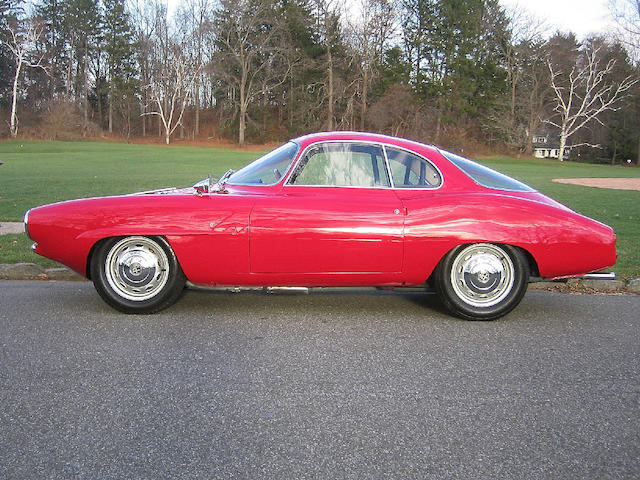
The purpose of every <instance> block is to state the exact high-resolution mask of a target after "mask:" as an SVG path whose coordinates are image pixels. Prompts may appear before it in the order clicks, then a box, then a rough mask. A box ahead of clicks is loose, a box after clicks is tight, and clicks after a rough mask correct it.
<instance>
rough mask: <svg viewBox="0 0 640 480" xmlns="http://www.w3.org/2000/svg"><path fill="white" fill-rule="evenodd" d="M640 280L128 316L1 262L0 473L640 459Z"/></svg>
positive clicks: (549, 469)
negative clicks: (509, 301) (500, 314)
mask: <svg viewBox="0 0 640 480" xmlns="http://www.w3.org/2000/svg"><path fill="white" fill-rule="evenodd" d="M639 312H640V296H600V295H597V296H589V295H583V296H579V295H575V296H574V295H563V294H556V293H548V292H529V293H528V294H527V296H526V297H525V299H524V301H523V303H522V304H521V306H520V307H519V308H518V309H517V310H516V311H515V312H513V313H511V314H510V315H509V316H507V317H506V318H505V319H502V320H498V321H495V322H465V321H462V320H457V319H454V318H451V317H449V316H447V315H446V314H445V313H443V312H442V310H441V308H440V307H439V306H438V302H437V300H436V298H435V297H434V296H433V295H411V294H397V293H385V292H380V293H375V294H372V293H365V294H352V293H347V294H345V293H317V294H311V295H267V294H258V293H240V294H231V293H214V292H194V291H190V292H187V293H186V295H185V297H183V298H182V300H181V301H180V302H179V303H178V304H177V305H175V306H174V307H172V308H171V309H170V310H168V311H166V312H163V313H160V314H157V315H153V316H127V315H122V314H119V313H117V312H115V311H113V310H111V309H109V308H108V307H107V306H106V305H105V304H103V303H102V301H101V300H100V299H99V297H98V295H97V294H96V293H95V292H94V290H93V288H92V286H91V284H89V283H64V282H60V283H54V282H51V283H47V282H12V281H0V345H1V350H0V355H1V357H0V379H1V382H2V383H1V389H0V478H7V479H27V478H29V479H38V478H52V479H58V478H82V479H101V478H123V479H125V478H126V479H159V478H171V479H179V478H189V479H192V478H203V479H218V478H220V479H231V478H233V479H262V478H268V479H310V478H318V479H324V478H326V479H369V478H401V479H406V478H416V479H428V478H433V479H449V478H451V479H458V478H460V479H463V478H464V479H466V478H469V479H476V478H487V479H509V478H513V479H538V478H544V479H573V478H575V479H609V478H612V479H613V478H616V479H620V478H628V479H637V478H639V477H640V381H639V379H640V313H639Z"/></svg>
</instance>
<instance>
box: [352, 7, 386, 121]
mask: <svg viewBox="0 0 640 480" xmlns="http://www.w3.org/2000/svg"><path fill="white" fill-rule="evenodd" d="M360 11H361V18H360V20H359V21H358V22H357V23H356V24H355V25H351V30H352V32H353V37H354V47H355V50H356V54H357V55H358V56H359V60H360V61H359V64H358V67H359V72H358V73H359V77H360V82H359V83H360V92H359V93H360V102H361V104H360V130H364V126H365V125H364V122H365V118H366V115H367V107H368V103H369V98H368V97H369V87H370V85H371V83H372V82H373V81H375V79H376V77H377V76H378V67H379V65H380V62H381V61H382V58H383V55H384V48H385V45H386V44H387V43H388V41H389V40H390V39H391V37H392V36H393V34H394V33H395V30H396V22H395V12H394V8H393V2H392V1H391V0H360Z"/></svg>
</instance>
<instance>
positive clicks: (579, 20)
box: [500, 0, 613, 40]
mask: <svg viewBox="0 0 640 480" xmlns="http://www.w3.org/2000/svg"><path fill="white" fill-rule="evenodd" d="M500 3H501V4H502V6H504V7H513V6H517V7H518V8H520V7H521V8H523V9H525V10H528V11H529V12H531V13H532V14H533V15H534V16H535V17H536V18H539V19H541V20H544V21H545V22H546V24H547V25H548V26H549V28H550V30H551V32H550V33H554V32H555V31H556V30H561V31H567V32H568V31H572V32H573V33H575V34H576V36H577V37H578V40H582V39H583V38H584V37H586V36H588V35H589V34H591V33H600V34H606V33H608V32H609V31H610V30H611V29H612V23H613V20H612V18H611V13H610V12H609V8H608V6H607V4H608V1H607V0H500Z"/></svg>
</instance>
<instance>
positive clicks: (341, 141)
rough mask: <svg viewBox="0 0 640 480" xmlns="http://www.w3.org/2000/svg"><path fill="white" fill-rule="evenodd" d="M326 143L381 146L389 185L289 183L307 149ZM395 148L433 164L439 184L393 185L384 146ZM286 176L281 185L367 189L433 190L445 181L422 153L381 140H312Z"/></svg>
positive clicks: (441, 185) (437, 188) (439, 187)
mask: <svg viewBox="0 0 640 480" xmlns="http://www.w3.org/2000/svg"><path fill="white" fill-rule="evenodd" d="M326 143H359V144H363V145H375V146H378V147H380V148H381V150H382V152H383V156H384V161H385V166H386V168H387V174H388V175H389V185H388V186H374V187H361V186H356V185H293V184H291V183H289V178H290V177H291V175H293V172H295V170H296V168H297V167H298V164H299V163H300V162H301V161H302V158H303V157H304V156H305V154H306V153H307V151H308V150H309V149H310V148H311V147H316V146H318V145H321V144H326ZM412 143H415V144H416V145H419V146H423V147H424V146H425V145H423V144H421V143H417V142H412ZM387 147H389V148H395V149H397V150H403V151H405V152H408V153H411V154H413V155H416V156H417V157H419V158H421V159H423V160H424V161H426V162H428V163H429V164H430V165H432V166H433V168H435V169H436V170H437V171H438V173H439V174H440V185H438V186H437V187H413V188H404V187H399V188H396V187H395V186H394V182H393V177H392V175H391V167H390V165H389V159H388V158H387V152H386V148H387ZM285 177H286V178H285V179H284V182H283V184H282V186H283V187H307V188H309V187H332V188H368V189H374V188H375V189H379V190H384V189H387V190H401V191H405V190H408V191H421V192H424V191H434V190H439V189H441V188H442V187H443V186H444V183H445V179H444V175H442V172H441V171H440V169H439V168H438V166H437V165H436V164H435V163H433V162H432V161H431V160H429V159H428V158H426V157H425V156H424V155H421V154H419V153H418V152H415V151H413V150H409V149H408V148H405V147H399V146H397V145H392V144H387V143H383V142H379V141H374V140H324V139H323V140H319V141H317V142H312V143H310V144H309V145H307V146H306V147H305V148H304V150H302V151H300V152H299V155H298V158H297V159H296V160H295V161H294V162H293V165H292V167H291V168H290V169H289V172H288V174H287V175H286V176H285Z"/></svg>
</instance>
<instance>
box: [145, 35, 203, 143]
mask: <svg viewBox="0 0 640 480" xmlns="http://www.w3.org/2000/svg"><path fill="white" fill-rule="evenodd" d="M166 63H167V65H168V67H169V68H168V69H167V70H166V71H165V72H164V74H163V75H160V76H156V77H155V78H154V79H153V80H152V82H151V83H150V84H149V85H148V86H147V88H148V89H149V98H150V100H151V102H152V104H153V110H149V111H147V112H146V113H143V115H157V116H158V118H159V119H160V121H161V122H162V126H163V128H164V138H165V143H166V144H167V145H169V142H170V140H171V135H172V134H173V132H175V130H176V128H178V126H179V125H182V117H183V116H184V110H185V108H186V106H187V103H188V102H189V98H190V96H191V94H192V92H193V84H194V82H195V78H196V76H197V75H199V74H200V65H194V64H193V62H190V61H189V59H187V58H185V57H184V56H183V55H181V50H180V48H179V47H178V46H175V47H174V48H173V49H172V50H171V54H170V56H169V57H168V58H167V59H166Z"/></svg>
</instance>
